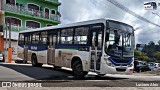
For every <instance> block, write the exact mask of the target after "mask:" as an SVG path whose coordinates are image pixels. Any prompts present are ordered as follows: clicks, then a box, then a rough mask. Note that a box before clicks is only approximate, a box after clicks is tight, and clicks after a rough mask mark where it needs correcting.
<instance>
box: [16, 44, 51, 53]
mask: <svg viewBox="0 0 160 90" xmlns="http://www.w3.org/2000/svg"><path fill="white" fill-rule="evenodd" d="M19 46H20V47H21V48H24V45H19ZM47 49H48V46H47V45H42V44H40V45H28V50H32V51H45V50H47Z"/></svg>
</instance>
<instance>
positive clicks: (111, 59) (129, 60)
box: [108, 57, 133, 65]
mask: <svg viewBox="0 0 160 90" xmlns="http://www.w3.org/2000/svg"><path fill="white" fill-rule="evenodd" d="M108 59H109V60H110V61H111V62H112V64H114V65H130V64H131V63H132V61H133V59H132V58H124V59H125V60H128V62H127V63H117V62H115V61H114V60H113V58H112V57H109V58H108ZM117 59H118V60H121V58H117ZM122 62H123V61H122Z"/></svg>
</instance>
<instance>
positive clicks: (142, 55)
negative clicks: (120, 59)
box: [134, 49, 149, 61]
mask: <svg viewBox="0 0 160 90" xmlns="http://www.w3.org/2000/svg"><path fill="white" fill-rule="evenodd" d="M134 58H135V59H138V60H141V61H148V60H149V57H148V56H146V55H145V53H144V52H142V51H139V50H136V49H135V50H134Z"/></svg>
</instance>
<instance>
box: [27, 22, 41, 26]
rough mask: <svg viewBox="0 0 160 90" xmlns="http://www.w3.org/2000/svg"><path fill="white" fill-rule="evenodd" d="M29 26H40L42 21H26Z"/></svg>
mask: <svg viewBox="0 0 160 90" xmlns="http://www.w3.org/2000/svg"><path fill="white" fill-rule="evenodd" d="M26 27H27V28H40V23H38V22H35V21H26Z"/></svg>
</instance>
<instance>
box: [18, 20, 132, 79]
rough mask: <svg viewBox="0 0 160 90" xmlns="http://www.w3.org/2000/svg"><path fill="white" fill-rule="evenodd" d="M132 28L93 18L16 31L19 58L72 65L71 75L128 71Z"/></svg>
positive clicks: (33, 61) (116, 22)
mask: <svg viewBox="0 0 160 90" xmlns="http://www.w3.org/2000/svg"><path fill="white" fill-rule="evenodd" d="M134 47H135V38H134V29H133V27H132V26H130V25H128V24H125V23H123V22H119V21H114V20H109V19H96V20H89V21H83V22H77V23H72V24H66V25H57V26H49V27H44V28H38V29H31V30H24V31H21V32H20V33H19V39H18V50H17V51H18V57H20V58H22V59H23V60H24V61H26V62H31V63H32V66H37V67H40V66H42V65H43V64H48V65H53V66H54V67H55V68H58V67H59V68H60V67H66V68H71V69H72V71H73V74H74V76H77V77H83V76H85V75H87V74H88V72H89V71H91V72H95V73H97V74H98V75H105V74H117V73H119V74H131V73H132V72H133V67H134V65H133V64H134Z"/></svg>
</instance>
